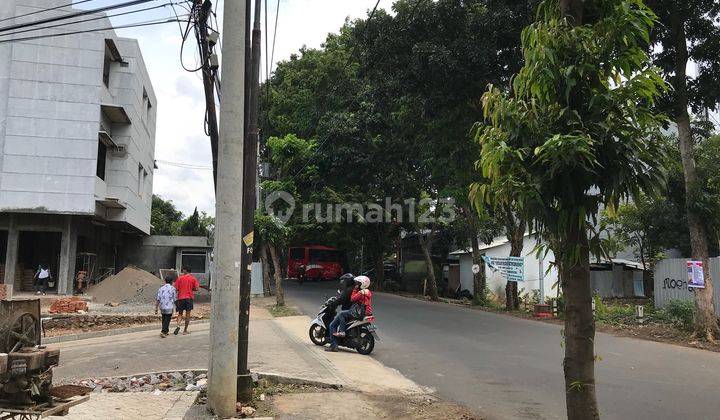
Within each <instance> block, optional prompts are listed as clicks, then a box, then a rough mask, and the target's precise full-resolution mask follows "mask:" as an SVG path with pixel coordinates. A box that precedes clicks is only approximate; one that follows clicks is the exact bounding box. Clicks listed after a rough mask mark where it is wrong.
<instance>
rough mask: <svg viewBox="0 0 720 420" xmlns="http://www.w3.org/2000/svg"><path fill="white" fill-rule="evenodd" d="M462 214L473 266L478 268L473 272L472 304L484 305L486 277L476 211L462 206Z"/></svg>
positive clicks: (485, 300) (485, 299)
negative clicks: (467, 229)
mask: <svg viewBox="0 0 720 420" xmlns="http://www.w3.org/2000/svg"><path fill="white" fill-rule="evenodd" d="M462 214H463V215H464V216H465V219H467V223H468V226H469V227H470V229H469V233H468V236H469V239H470V247H471V249H472V262H473V266H475V265H477V266H478V267H480V270H479V271H478V272H477V273H473V304H474V305H484V304H486V303H487V296H486V294H485V288H486V285H487V278H486V277H485V261H484V260H483V258H482V254H481V253H480V240H479V239H478V227H477V218H478V217H477V213H475V212H474V211H473V210H471V209H468V208H465V207H463V208H462Z"/></svg>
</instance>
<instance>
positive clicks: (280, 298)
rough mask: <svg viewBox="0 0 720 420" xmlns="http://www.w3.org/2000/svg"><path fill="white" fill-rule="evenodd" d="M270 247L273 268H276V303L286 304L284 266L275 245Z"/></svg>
mask: <svg viewBox="0 0 720 420" xmlns="http://www.w3.org/2000/svg"><path fill="white" fill-rule="evenodd" d="M269 248H270V256H271V257H272V262H273V268H274V269H275V270H274V271H275V299H276V301H275V304H276V305H277V306H285V293H284V292H283V287H282V266H281V265H280V257H279V256H278V252H277V249H276V248H275V245H270V246H269Z"/></svg>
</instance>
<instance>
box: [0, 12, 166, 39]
mask: <svg viewBox="0 0 720 420" xmlns="http://www.w3.org/2000/svg"><path fill="white" fill-rule="evenodd" d="M175 22H178V20H177V19H173V18H170V19H167V20H159V21H158V20H154V21H147V22H139V23H132V24H128V25H120V26H107V27H105V28H96V29H88V30H84V31H73V32H64V33H60V34H48V35H36V36H28V37H24V38H15V39H3V40H0V44H4V43H8V42H20V41H31V40H35V39H43V38H55V37H60V36H67V35H77V34H85V33H90V32H102V31H111V30H116V29H127V28H139V27H143V26H153V25H162V24H165V23H175Z"/></svg>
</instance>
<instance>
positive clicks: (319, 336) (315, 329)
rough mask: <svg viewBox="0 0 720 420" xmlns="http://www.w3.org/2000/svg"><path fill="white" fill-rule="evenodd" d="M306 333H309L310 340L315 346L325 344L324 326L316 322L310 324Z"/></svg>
mask: <svg viewBox="0 0 720 420" xmlns="http://www.w3.org/2000/svg"><path fill="white" fill-rule="evenodd" d="M308 333H309V334H310V341H312V342H313V344H315V345H316V346H324V345H325V344H327V336H326V335H325V328H323V327H321V326H319V325H317V324H313V325H311V326H310V331H308Z"/></svg>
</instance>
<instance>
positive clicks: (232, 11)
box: [208, 1, 245, 417]
mask: <svg viewBox="0 0 720 420" xmlns="http://www.w3.org/2000/svg"><path fill="white" fill-rule="evenodd" d="M223 28H224V30H223V34H222V37H223V51H222V69H221V71H222V79H223V105H222V107H221V108H220V138H219V143H218V184H217V194H216V195H217V198H216V202H217V204H216V210H215V213H216V218H217V229H216V233H215V257H216V273H217V275H216V278H215V282H214V287H213V290H212V323H211V328H210V346H211V347H210V378H209V383H208V405H209V408H210V409H211V410H213V412H214V413H215V414H216V415H217V416H219V417H233V416H235V414H236V405H235V404H236V397H237V395H236V394H237V378H236V372H237V346H238V316H237V314H238V311H239V307H240V302H239V293H240V272H241V270H242V265H241V258H242V251H243V250H242V208H243V203H242V185H243V139H244V134H245V133H244V124H245V118H244V110H245V4H244V2H241V1H227V2H225V16H224V19H223Z"/></svg>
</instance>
